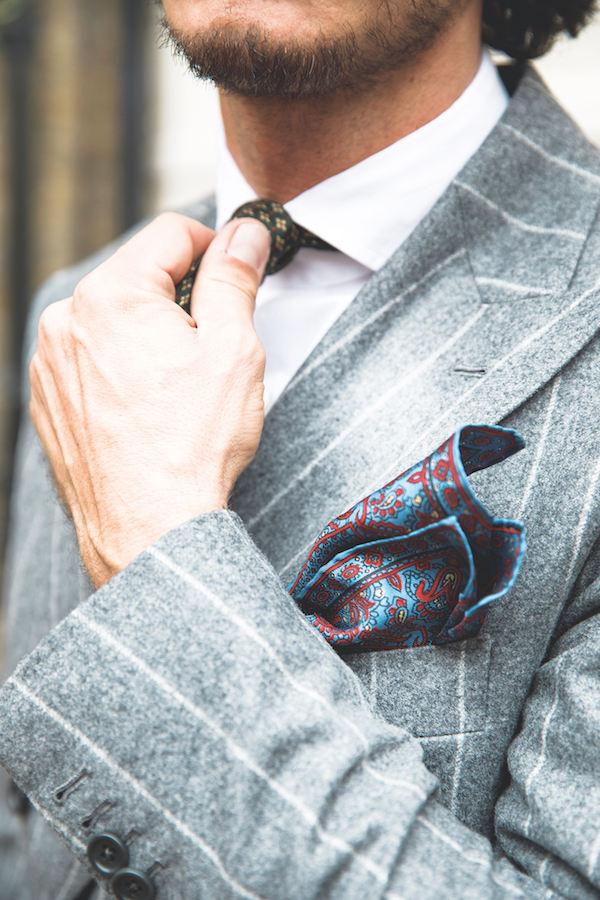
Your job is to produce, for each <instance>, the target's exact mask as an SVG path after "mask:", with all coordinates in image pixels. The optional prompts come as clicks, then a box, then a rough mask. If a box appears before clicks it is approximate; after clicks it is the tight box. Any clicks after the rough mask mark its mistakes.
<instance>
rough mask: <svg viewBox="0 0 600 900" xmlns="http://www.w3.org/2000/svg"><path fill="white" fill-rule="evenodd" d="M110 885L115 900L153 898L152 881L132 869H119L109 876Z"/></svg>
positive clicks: (152, 899) (148, 899)
mask: <svg viewBox="0 0 600 900" xmlns="http://www.w3.org/2000/svg"><path fill="white" fill-rule="evenodd" d="M110 886H111V888H112V890H113V891H114V894H115V897H116V898H117V900H154V896H155V891H154V886H153V884H152V882H151V881H149V879H148V878H147V877H146V876H145V875H143V874H142V873H141V872H136V871H135V870H134V869H121V871H120V872H117V873H116V875H113V877H112V878H111V881H110Z"/></svg>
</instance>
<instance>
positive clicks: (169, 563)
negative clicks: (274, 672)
mask: <svg viewBox="0 0 600 900" xmlns="http://www.w3.org/2000/svg"><path fill="white" fill-rule="evenodd" d="M147 552H148V553H150V554H151V555H152V556H154V557H155V558H156V559H157V560H159V562H161V563H162V564H163V565H164V566H166V567H167V568H168V569H170V570H171V571H172V572H174V573H175V574H176V575H178V576H179V577H180V578H181V579H182V580H183V581H187V583H188V584H191V585H192V587H194V588H195V589H196V590H198V591H200V592H201V593H202V594H203V595H204V596H205V597H206V598H207V599H208V600H210V602H211V603H212V604H213V605H214V606H216V607H217V609H218V610H219V611H220V612H221V613H222V614H223V615H224V616H226V617H227V618H228V619H229V620H230V621H231V622H233V623H234V624H235V625H237V626H238V628H239V629H240V631H242V632H243V633H244V634H246V635H247V636H248V637H250V638H251V639H252V640H253V641H254V642H255V643H257V644H258V645H259V646H260V647H261V648H262V649H263V650H264V651H265V653H266V654H267V656H268V657H269V659H271V661H272V662H273V663H274V664H275V665H276V666H277V668H278V669H279V671H280V672H281V674H282V675H283V676H284V677H285V678H286V679H287V680H288V681H289V683H290V684H291V685H292V687H293V688H294V689H295V690H297V691H299V692H300V693H303V694H305V695H306V696H307V697H310V698H311V699H312V700H314V701H315V702H316V703H318V704H319V705H320V706H323V707H324V708H325V709H326V710H327V712H328V714H329V715H330V716H331V717H332V718H334V719H338V720H339V721H340V722H342V723H343V724H344V725H345V726H346V727H347V728H349V729H350V730H351V731H352V732H353V733H354V734H355V735H356V736H357V737H358V739H359V741H360V743H361V744H362V747H363V749H364V750H365V752H368V750H369V742H368V740H367V738H366V736H365V735H364V734H363V732H362V731H361V730H360V728H359V727H358V725H357V724H356V723H355V722H353V721H352V719H349V718H348V717H347V716H344V715H342V713H340V711H339V710H338V709H336V707H335V706H334V705H333V704H331V703H329V701H328V700H327V699H326V698H325V697H324V696H323V695H322V694H319V693H318V692H317V691H315V690H313V689H312V688H310V687H307V686H306V685H304V684H302V682H300V681H298V680H297V679H296V678H295V677H294V676H293V675H292V673H291V672H290V670H289V669H288V668H287V667H286V666H285V665H284V664H283V662H282V661H281V659H280V658H279V656H278V655H277V654H276V653H275V651H274V650H273V648H272V647H271V645H270V644H269V643H268V642H267V641H266V640H265V639H264V638H263V637H262V635H260V634H259V632H257V631H256V630H255V629H254V628H253V627H252V626H251V625H250V624H249V623H248V622H246V621H245V620H244V619H242V618H241V617H240V616H238V615H236V613H235V612H234V611H233V610H232V609H231V608H230V607H229V606H228V605H227V604H225V603H224V602H223V601H222V600H221V598H220V597H217V595H216V594H213V593H212V592H211V591H209V590H208V588H207V587H206V586H205V585H203V584H202V582H201V581H198V579H197V578H194V576H193V575H190V573H189V572H186V571H185V569H182V568H181V567H180V566H178V565H177V564H176V563H174V562H173V560H172V559H170V558H169V557H168V556H166V555H165V554H164V553H162V552H161V551H160V550H157V548H156V547H154V546H152V547H149V548H148V550H147ZM302 622H303V623H305V624H306V628H308V629H309V630H310V632H311V633H312V632H314V631H315V629H314V628H313V626H312V625H310V624H309V623H308V622H306V619H304V617H302ZM319 640H321V638H319ZM363 768H364V769H365V771H368V772H369V773H370V774H371V775H372V776H373V777H374V778H375V779H377V780H378V781H382V782H383V783H384V784H389V785H395V786H397V787H402V788H404V789H406V790H408V791H411V792H412V793H414V794H416V795H417V797H419V799H421V800H426V799H427V794H426V793H425V791H424V790H423V789H422V788H420V787H418V785H416V784H413V783H412V782H410V781H406V780H405V779H402V778H390V777H388V776H387V775H384V774H383V773H382V772H378V771H377V770H376V769H373V768H372V767H371V766H370V765H369V764H368V763H366V762H364V763H363Z"/></svg>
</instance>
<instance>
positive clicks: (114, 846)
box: [87, 832, 129, 878]
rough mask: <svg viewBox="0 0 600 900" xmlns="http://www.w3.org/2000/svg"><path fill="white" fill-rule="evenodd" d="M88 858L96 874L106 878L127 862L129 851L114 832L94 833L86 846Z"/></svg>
mask: <svg viewBox="0 0 600 900" xmlns="http://www.w3.org/2000/svg"><path fill="white" fill-rule="evenodd" d="M87 855H88V859H89V861H90V862H91V864H92V868H93V869H94V871H95V872H97V873H98V875H101V876H102V877H103V878H108V877H110V876H111V875H114V874H115V872H118V871H119V869H122V868H123V867H124V866H126V865H127V864H128V862H129V852H128V850H127V847H126V846H125V844H124V843H123V841H122V840H121V839H120V838H118V837H117V835H116V834H110V833H109V832H105V833H104V834H95V835H94V837H93V838H92V839H91V840H90V842H89V844H88V846H87Z"/></svg>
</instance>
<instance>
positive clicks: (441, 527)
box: [289, 425, 525, 651]
mask: <svg viewBox="0 0 600 900" xmlns="http://www.w3.org/2000/svg"><path fill="white" fill-rule="evenodd" d="M524 446H525V445H524V441H523V439H522V438H521V436H520V435H519V434H517V432H516V431H513V430H512V429H508V428H500V427H491V426H486V425H468V426H465V427H464V428H461V429H460V430H459V431H457V432H456V433H455V434H453V435H452V437H450V438H448V440H447V441H445V442H444V443H443V444H442V446H441V447H440V448H439V449H438V450H436V451H435V452H434V453H432V454H431V456H428V457H427V458H426V459H424V460H423V461H422V462H420V463H417V465H414V466H412V468H410V469H408V470H407V471H406V472H403V473H402V474H401V475H399V476H398V477H397V478H395V479H394V480H393V481H390V483H389V484H386V485H385V486H384V487H383V488H381V489H380V490H378V491H375V492H374V493H372V494H369V496H367V497H365V498H364V499H363V500H361V501H360V502H359V503H357V504H356V506H353V507H352V509H349V510H348V511H347V512H345V513H343V514H342V515H341V516H338V517H337V518H336V519H333V521H331V522H330V523H329V524H328V525H326V526H325V528H324V529H323V531H322V532H321V534H320V536H319V537H318V538H317V540H316V541H315V543H314V544H313V546H312V548H311V550H310V552H309V554H308V557H307V559H306V562H305V563H304V565H303V566H302V568H301V570H300V572H299V573H298V575H297V577H296V578H295V580H294V581H293V583H292V585H291V586H290V588H289V590H290V593H291V595H292V596H293V597H294V599H295V600H296V601H297V603H298V604H299V606H300V608H301V610H302V611H303V612H304V613H305V614H306V616H307V618H308V619H309V621H310V622H311V623H312V624H313V625H314V626H315V627H316V628H317V629H318V630H319V631H320V632H321V634H323V635H324V637H325V638H326V639H327V640H328V641H329V643H330V644H332V645H333V646H334V647H335V648H336V649H337V650H344V649H348V650H352V651H359V650H391V649H398V648H402V647H417V646H421V645H423V644H443V643H446V642H448V641H458V640H462V639H463V638H466V637H472V636H473V635H476V634H477V633H478V631H479V629H480V628H481V625H482V623H483V621H484V618H485V612H486V609H487V606H488V605H489V604H490V603H491V602H492V601H493V600H495V599H497V598H498V597H502V596H503V595H504V594H506V592H507V591H508V590H509V589H510V587H511V586H512V584H513V583H514V581H515V578H516V577H517V573H518V571H519V567H520V565H521V560H522V558H523V554H524V552H525V535H524V528H523V525H522V524H521V523H520V522H513V521H510V520H504V519H496V518H494V517H493V516H491V515H490V514H489V513H488V511H487V510H486V509H485V507H484V506H483V505H482V504H481V503H480V502H479V501H478V500H477V498H476V497H475V496H474V494H473V492H472V490H471V488H470V487H469V484H468V481H467V476H468V475H470V474H471V473H472V472H475V471H477V470H478V469H484V468H486V467H487V466H490V465H493V464H494V463H497V462H500V461H501V460H503V459H506V458H507V457H508V456H511V455H512V454H513V453H516V452H517V450H521V449H522V448H523V447H524Z"/></svg>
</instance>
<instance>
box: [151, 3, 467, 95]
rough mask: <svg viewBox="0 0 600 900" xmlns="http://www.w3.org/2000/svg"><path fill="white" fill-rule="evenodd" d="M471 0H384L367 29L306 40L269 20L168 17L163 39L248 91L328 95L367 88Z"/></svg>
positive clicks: (197, 65)
mask: <svg viewBox="0 0 600 900" xmlns="http://www.w3.org/2000/svg"><path fill="white" fill-rule="evenodd" d="M465 5H466V0H409V2H406V0H402V2H401V0H382V3H381V5H380V7H379V9H378V10H377V11H376V13H374V15H373V18H372V20H369V21H365V22H364V23H361V27H360V30H359V29H358V28H351V27H350V26H348V25H347V26H346V27H345V28H344V29H343V30H341V31H340V33H338V34H336V35H332V36H324V35H321V36H320V37H318V38H314V39H313V40H311V41H308V40H307V41H306V42H304V43H301V42H300V41H299V40H296V39H291V40H286V41H282V40H280V39H276V38H275V37H274V36H273V34H272V33H270V32H269V30H268V28H267V27H262V26H261V27H259V26H258V25H251V26H248V27H241V26H232V25H224V26H223V27H219V26H217V25H213V26H208V27H207V28H206V29H205V30H202V31H201V32H197V33H195V34H184V33H183V32H181V31H177V30H176V29H175V28H172V27H171V26H170V25H169V22H168V21H167V19H166V18H163V20H162V28H163V39H162V43H163V44H165V45H167V46H170V47H171V49H172V50H173V52H174V53H175V55H176V56H179V57H182V58H183V59H185V60H186V61H187V64H188V67H189V69H190V70H191V72H193V74H194V75H196V76H197V77H198V78H201V79H205V80H209V81H212V82H213V83H214V84H216V85H217V86H218V87H219V88H221V89H222V90H224V91H225V92H228V93H232V94H239V95H243V96H249V97H283V98H289V99H297V98H311V97H322V96H325V95H327V94H331V93H333V92H336V91H341V90H353V91H362V90H365V89H368V88H369V87H372V86H373V85H374V84H376V83H377V82H378V81H379V80H380V79H382V78H383V77H385V75H387V74H389V73H390V72H392V71H397V70H398V69H401V68H403V67H406V66H409V65H410V64H412V63H414V62H415V60H417V59H418V58H419V56H421V55H422V54H423V53H424V52H425V51H427V50H428V49H429V48H430V47H431V46H433V45H434V44H435V41H436V39H437V38H438V36H439V35H440V34H442V33H443V31H444V29H445V28H446V26H447V25H448V24H449V22H450V21H452V20H453V18H454V16H455V14H456V12H457V11H459V10H460V9H462V8H463V7H464V6H465Z"/></svg>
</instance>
